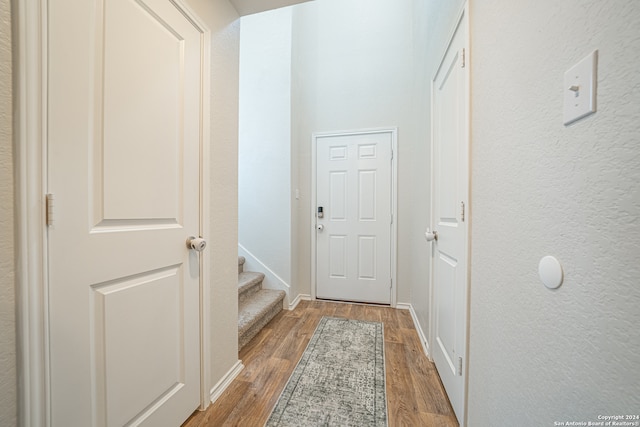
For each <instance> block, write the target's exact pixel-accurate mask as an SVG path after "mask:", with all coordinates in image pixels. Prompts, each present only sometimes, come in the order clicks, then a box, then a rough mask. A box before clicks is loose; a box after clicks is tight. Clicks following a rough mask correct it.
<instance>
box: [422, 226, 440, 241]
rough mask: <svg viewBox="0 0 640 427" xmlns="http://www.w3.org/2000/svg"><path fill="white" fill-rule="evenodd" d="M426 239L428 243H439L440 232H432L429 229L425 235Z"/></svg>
mask: <svg viewBox="0 0 640 427" xmlns="http://www.w3.org/2000/svg"><path fill="white" fill-rule="evenodd" d="M424 238H425V239H427V242H432V241H434V240H435V241H436V242H437V241H438V232H437V231H436V230H433V231H430V230H429V229H428V228H427V231H426V232H425V233H424Z"/></svg>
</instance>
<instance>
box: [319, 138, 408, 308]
mask: <svg viewBox="0 0 640 427" xmlns="http://www.w3.org/2000/svg"><path fill="white" fill-rule="evenodd" d="M375 133H389V134H391V215H392V223H391V307H395V306H396V302H397V301H396V300H397V291H396V289H397V288H396V284H397V283H398V281H397V280H396V276H397V272H396V271H397V264H398V262H397V251H398V238H397V236H398V186H397V184H398V128H396V127H392V128H376V129H361V130H353V131H341V132H318V133H314V134H312V136H311V206H310V210H311V222H310V224H311V282H310V283H311V299H312V300H315V299H316V261H317V258H316V206H317V205H318V202H317V195H316V182H317V178H318V177H317V170H316V169H317V167H316V161H317V159H316V156H317V153H316V150H317V148H318V138H326V137H331V136H352V135H367V134H375Z"/></svg>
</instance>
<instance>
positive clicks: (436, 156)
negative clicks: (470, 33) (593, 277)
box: [432, 13, 469, 424]
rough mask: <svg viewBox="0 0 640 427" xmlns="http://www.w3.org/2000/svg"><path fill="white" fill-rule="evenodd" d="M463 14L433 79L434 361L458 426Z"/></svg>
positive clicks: (463, 237) (463, 233)
mask: <svg viewBox="0 0 640 427" xmlns="http://www.w3.org/2000/svg"><path fill="white" fill-rule="evenodd" d="M466 20H467V17H466V13H465V14H464V15H463V16H462V18H461V20H460V22H459V24H458V27H457V30H456V32H455V34H454V36H453V39H452V40H451V42H450V45H449V47H448V49H447V52H446V54H445V57H444V59H443V61H442V63H441V64H440V67H439V69H438V71H437V72H436V75H435V78H434V80H433V86H432V89H433V92H432V96H433V121H432V126H433V141H432V143H433V160H432V164H433V174H432V176H433V194H432V197H433V225H434V229H435V230H436V231H437V233H438V239H437V240H434V241H433V243H432V245H433V251H432V256H433V264H432V265H433V273H432V274H433V276H432V277H433V285H432V289H433V299H432V316H433V317H432V324H433V343H434V345H433V360H434V362H435V364H436V368H437V369H438V373H439V374H440V378H441V379H442V383H443V385H444V387H445V389H446V391H447V394H448V396H449V400H450V401H451V405H452V406H453V409H454V411H455V413H456V415H457V417H458V420H459V421H460V423H461V424H462V423H463V422H464V421H463V420H464V411H465V387H466V385H465V384H466V382H465V377H466V375H467V374H466V366H467V365H466V349H467V345H466V342H467V336H466V331H467V307H468V305H467V294H468V293H467V287H468V285H467V247H468V244H467V240H468V227H467V221H468V193H469V184H468V182H469V160H468V157H469V137H468V135H469V134H468V111H469V110H468V101H467V99H468V98H467V93H468V92H467V91H468V66H467V65H466V64H465V56H466V54H467V52H466V51H465V50H466V46H467V45H466V40H467V37H466V33H467V23H466Z"/></svg>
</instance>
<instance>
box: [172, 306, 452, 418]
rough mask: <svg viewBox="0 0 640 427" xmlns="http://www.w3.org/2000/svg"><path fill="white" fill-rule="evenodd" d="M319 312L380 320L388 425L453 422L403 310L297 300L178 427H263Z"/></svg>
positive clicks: (246, 349) (257, 339)
mask: <svg viewBox="0 0 640 427" xmlns="http://www.w3.org/2000/svg"><path fill="white" fill-rule="evenodd" d="M322 316H335V317H345V318H349V319H359V320H369V321H379V322H383V323H384V341H385V349H384V351H385V369H386V373H387V377H386V381H387V384H386V388H387V402H388V408H387V410H388V416H389V426H390V427H393V426H418V425H421V426H442V427H453V426H458V423H457V421H456V419H455V416H454V415H453V411H452V409H451V406H450V405H449V402H448V400H447V397H446V395H445V393H444V390H443V388H442V384H441V383H440V380H439V378H438V375H437V373H436V370H435V368H434V366H433V364H432V363H431V362H429V361H428V360H427V358H426V357H425V355H424V352H423V350H422V348H421V346H420V341H419V339H418V335H417V333H416V330H415V328H414V326H413V321H412V319H411V315H410V314H409V311H408V310H397V309H393V308H389V307H379V306H368V305H355V304H343V303H334V302H325V301H302V302H300V304H298V306H297V307H296V308H295V310H292V311H283V312H281V313H280V314H279V315H278V316H276V318H275V319H273V320H272V321H271V323H269V324H268V325H267V326H266V327H265V328H264V329H263V330H262V332H261V333H260V334H259V335H257V336H256V337H255V338H254V339H253V340H252V341H251V342H250V343H249V344H247V346H246V347H244V348H243V349H242V351H241V352H240V357H239V358H240V359H241V360H242V361H243V363H244V365H245V369H244V370H243V371H242V372H241V373H240V375H238V377H237V378H236V379H235V380H234V381H233V383H232V384H231V385H230V386H229V388H228V389H227V390H226V391H225V392H224V394H223V395H222V396H221V397H220V398H219V399H218V400H217V401H216V402H215V403H214V404H213V405H211V406H210V407H209V408H208V409H207V410H206V411H204V412H196V413H195V414H193V415H192V416H191V418H189V420H187V421H186V422H185V423H184V424H183V426H182V427H214V426H246V427H253V426H262V425H263V424H264V423H265V421H266V420H267V418H268V417H269V415H270V413H271V410H272V408H273V406H274V405H275V403H276V401H277V400H278V397H279V396H280V393H281V391H282V389H283V388H284V386H285V384H286V383H287V380H288V379H289V376H290V374H291V372H292V371H293V369H294V368H295V366H296V364H297V362H298V360H299V359H300V357H301V355H302V353H303V351H304V349H305V348H306V346H307V343H308V342H309V339H310V338H311V336H312V335H313V332H314V330H315V328H316V326H317V324H318V322H319V321H320V319H321V318H322Z"/></svg>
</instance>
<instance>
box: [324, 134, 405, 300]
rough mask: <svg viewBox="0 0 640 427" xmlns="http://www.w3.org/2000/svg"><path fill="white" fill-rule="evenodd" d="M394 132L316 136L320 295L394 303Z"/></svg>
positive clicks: (331, 297) (329, 297)
mask: <svg viewBox="0 0 640 427" xmlns="http://www.w3.org/2000/svg"><path fill="white" fill-rule="evenodd" d="M392 135H393V134H392V133H391V132H377V133H359V134H345V135H328V136H318V137H316V140H315V141H316V204H317V208H316V212H318V210H319V209H320V208H321V209H322V214H321V215H317V217H316V233H317V234H316V296H317V297H318V298H326V299H334V300H343V301H361V302H375V303H381V304H390V303H391V207H392V205H391V179H392V175H391V158H392V153H391V150H392V137H393V136H392Z"/></svg>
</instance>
